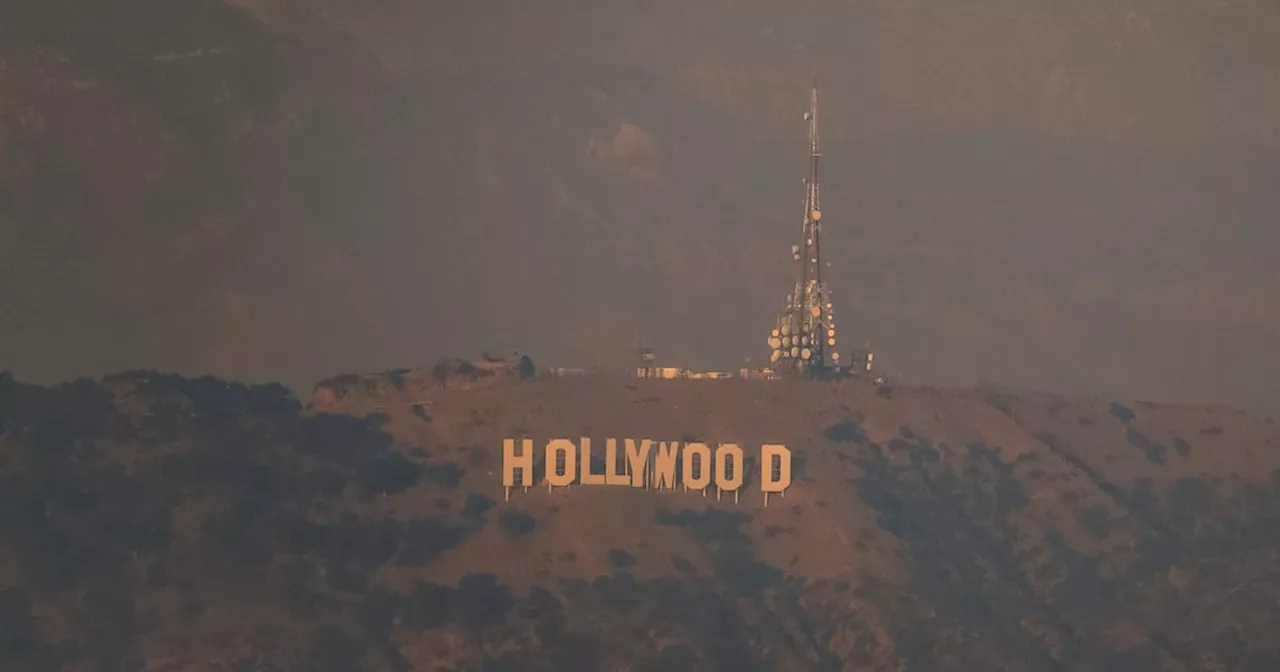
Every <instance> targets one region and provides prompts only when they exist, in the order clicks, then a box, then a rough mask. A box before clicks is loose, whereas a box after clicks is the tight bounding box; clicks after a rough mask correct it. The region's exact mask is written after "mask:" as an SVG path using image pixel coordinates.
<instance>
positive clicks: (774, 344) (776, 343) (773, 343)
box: [769, 336, 782, 350]
mask: <svg viewBox="0 0 1280 672" xmlns="http://www.w3.org/2000/svg"><path fill="white" fill-rule="evenodd" d="M769 347H770V348H772V349H774V350H777V349H778V348H780V347H782V341H781V340H780V339H779V338H778V337H777V336H774V337H773V338H770V339H769Z"/></svg>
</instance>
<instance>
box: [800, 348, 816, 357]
mask: <svg viewBox="0 0 1280 672" xmlns="http://www.w3.org/2000/svg"><path fill="white" fill-rule="evenodd" d="M811 356H813V353H812V352H810V351H809V348H805V349H804V350H801V351H800V358H801V359H809V357H811Z"/></svg>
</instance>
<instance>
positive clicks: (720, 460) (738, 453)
mask: <svg viewBox="0 0 1280 672" xmlns="http://www.w3.org/2000/svg"><path fill="white" fill-rule="evenodd" d="M742 462H743V458H742V447H741V446H739V445H738V444H736V443H722V444H720V446H719V447H718V448H716V487H717V488H719V489H720V490H722V491H724V492H733V491H734V490H737V489H738V488H741V487H742V481H743V477H744V476H745V474H743V472H742ZM730 464H732V465H733V476H732V477H729V476H726V475H725V472H726V471H727V467H728V466H729V465H730Z"/></svg>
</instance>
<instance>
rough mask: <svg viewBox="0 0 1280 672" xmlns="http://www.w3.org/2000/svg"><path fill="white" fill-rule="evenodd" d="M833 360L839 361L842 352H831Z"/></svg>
mask: <svg viewBox="0 0 1280 672" xmlns="http://www.w3.org/2000/svg"><path fill="white" fill-rule="evenodd" d="M831 361H833V362H838V361H840V353H838V352H833V353H831Z"/></svg>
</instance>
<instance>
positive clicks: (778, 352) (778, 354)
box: [769, 350, 782, 362]
mask: <svg viewBox="0 0 1280 672" xmlns="http://www.w3.org/2000/svg"><path fill="white" fill-rule="evenodd" d="M779 357H782V351H781V350H774V351H773V352H771V353H769V361H770V362H776V361H778V358H779Z"/></svg>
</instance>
